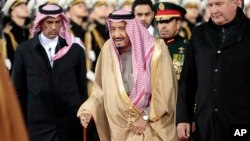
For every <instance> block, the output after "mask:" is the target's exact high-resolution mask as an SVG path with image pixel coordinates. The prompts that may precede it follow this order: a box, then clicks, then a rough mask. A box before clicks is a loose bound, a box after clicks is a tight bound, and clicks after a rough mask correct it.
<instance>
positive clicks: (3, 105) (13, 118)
mask: <svg viewBox="0 0 250 141" xmlns="http://www.w3.org/2000/svg"><path fill="white" fill-rule="evenodd" d="M0 47H1V46H0ZM0 72H1V73H0V121H1V124H0V139H1V141H28V134H27V130H26V127H25V124H24V120H23V116H22V114H21V110H20V107H19V103H18V100H17V98H16V95H15V92H14V88H13V86H12V84H11V81H10V77H9V73H8V71H7V70H6V67H5V64H4V62H3V60H2V59H0Z"/></svg>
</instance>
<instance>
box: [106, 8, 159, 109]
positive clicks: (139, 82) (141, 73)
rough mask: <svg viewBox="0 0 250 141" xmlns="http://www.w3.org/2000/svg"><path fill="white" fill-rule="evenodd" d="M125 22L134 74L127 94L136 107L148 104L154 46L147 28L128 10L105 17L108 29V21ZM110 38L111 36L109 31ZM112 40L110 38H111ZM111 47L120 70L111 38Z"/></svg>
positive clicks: (152, 38)
mask: <svg viewBox="0 0 250 141" xmlns="http://www.w3.org/2000/svg"><path fill="white" fill-rule="evenodd" d="M121 21H124V22H126V23H127V24H126V32H127V34H128V36H129V39H130V42H131V50H132V68H133V75H134V85H133V88H132V91H131V93H130V95H129V98H130V100H131V101H132V102H133V103H134V105H135V106H137V107H138V108H143V107H146V106H148V104H149V99H150V96H151V83H150V62H151V57H152V53H153V47H154V37H153V36H152V35H150V33H149V32H148V30H147V29H146V28H145V27H144V26H143V25H142V24H141V23H140V22H138V21H137V20H135V19H134V14H133V13H131V12H130V11H125V10H117V11H115V12H113V13H111V14H110V15H109V17H108V19H107V24H108V28H109V31H111V30H110V22H121ZM109 33H110V38H111V32H109ZM111 40H112V38H111ZM112 46H113V47H112V49H113V50H114V52H115V53H116V56H117V59H118V61H119V64H120V69H121V70H122V67H123V66H122V64H121V61H120V57H119V53H118V50H117V49H116V47H115V44H114V41H113V40H112Z"/></svg>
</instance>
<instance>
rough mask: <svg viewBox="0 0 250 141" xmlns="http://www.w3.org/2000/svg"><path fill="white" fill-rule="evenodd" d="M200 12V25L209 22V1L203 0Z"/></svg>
mask: <svg viewBox="0 0 250 141" xmlns="http://www.w3.org/2000/svg"><path fill="white" fill-rule="evenodd" d="M199 12H200V15H201V21H200V22H199V23H198V24H201V23H204V22H208V20H209V18H210V12H209V9H208V3H207V0H203V1H202V2H201V5H200V9H199Z"/></svg>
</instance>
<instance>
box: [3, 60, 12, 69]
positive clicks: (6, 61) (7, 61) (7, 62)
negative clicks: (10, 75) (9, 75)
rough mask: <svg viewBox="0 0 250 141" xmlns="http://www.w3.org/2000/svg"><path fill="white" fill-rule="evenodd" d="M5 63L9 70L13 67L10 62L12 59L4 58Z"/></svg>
mask: <svg viewBox="0 0 250 141" xmlns="http://www.w3.org/2000/svg"><path fill="white" fill-rule="evenodd" d="M4 63H5V66H6V67H7V69H8V70H10V69H11V62H10V59H5V60H4Z"/></svg>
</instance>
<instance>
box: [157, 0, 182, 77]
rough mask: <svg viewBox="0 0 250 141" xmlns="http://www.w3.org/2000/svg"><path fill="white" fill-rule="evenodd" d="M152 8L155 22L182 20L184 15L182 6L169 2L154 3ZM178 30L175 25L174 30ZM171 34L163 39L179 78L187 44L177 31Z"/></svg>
mask: <svg viewBox="0 0 250 141" xmlns="http://www.w3.org/2000/svg"><path fill="white" fill-rule="evenodd" d="M154 10H155V12H156V16H155V20H156V22H166V23H169V22H171V21H172V20H173V19H177V21H179V20H183V18H184V15H185V14H186V10H185V9H184V8H182V7H181V6H179V5H176V4H174V3H171V2H160V3H156V4H155V5H154ZM178 30H179V29H178V28H177V27H176V32H178ZM169 36H171V35H169ZM173 36H174V37H169V38H163V39H164V41H165V43H166V44H167V46H168V50H169V53H170V55H171V57H172V60H173V65H174V68H175V72H176V76H177V78H178V79H179V78H180V72H181V69H182V66H183V63H184V57H185V55H184V54H185V49H186V46H187V40H186V39H185V38H183V37H181V36H180V35H179V34H178V33H176V34H175V35H173Z"/></svg>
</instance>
